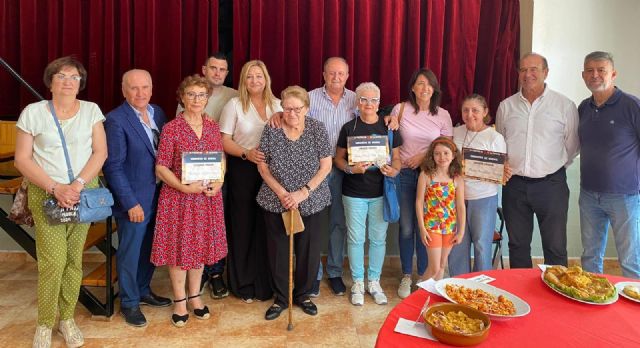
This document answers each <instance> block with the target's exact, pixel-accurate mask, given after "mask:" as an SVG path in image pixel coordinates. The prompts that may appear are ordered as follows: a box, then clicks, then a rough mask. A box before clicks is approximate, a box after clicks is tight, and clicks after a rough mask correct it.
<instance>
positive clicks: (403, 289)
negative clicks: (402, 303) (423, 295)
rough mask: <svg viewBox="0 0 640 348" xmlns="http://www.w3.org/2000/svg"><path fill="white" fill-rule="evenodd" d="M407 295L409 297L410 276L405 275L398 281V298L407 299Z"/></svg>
mask: <svg viewBox="0 0 640 348" xmlns="http://www.w3.org/2000/svg"><path fill="white" fill-rule="evenodd" d="M409 295H411V276H410V275H406V274H405V276H404V277H402V280H401V281H400V286H398V296H399V297H400V298H407V297H408V296H409Z"/></svg>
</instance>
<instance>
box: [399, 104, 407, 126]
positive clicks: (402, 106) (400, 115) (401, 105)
mask: <svg viewBox="0 0 640 348" xmlns="http://www.w3.org/2000/svg"><path fill="white" fill-rule="evenodd" d="M404 103H405V102H402V103H401V104H400V112H399V113H398V127H399V126H400V120H402V114H403V113H404Z"/></svg>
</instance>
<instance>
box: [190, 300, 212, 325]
mask: <svg viewBox="0 0 640 348" xmlns="http://www.w3.org/2000/svg"><path fill="white" fill-rule="evenodd" d="M196 297H200V294H197V295H193V296H189V297H187V298H188V299H189V300H191V299H192V298H196ZM193 314H194V315H195V316H196V318H197V319H200V320H205V319H209V317H211V315H210V314H209V307H207V306H204V307H202V308H194V309H193Z"/></svg>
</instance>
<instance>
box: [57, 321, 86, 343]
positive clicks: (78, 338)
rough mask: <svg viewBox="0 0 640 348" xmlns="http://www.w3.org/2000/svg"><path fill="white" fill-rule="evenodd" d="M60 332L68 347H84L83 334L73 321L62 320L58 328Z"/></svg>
mask: <svg viewBox="0 0 640 348" xmlns="http://www.w3.org/2000/svg"><path fill="white" fill-rule="evenodd" d="M58 332H60V334H61V335H62V337H64V341H65V342H66V343H67V347H69V348H76V347H82V346H83V345H84V337H82V332H80V329H78V326H76V323H75V322H74V321H73V319H68V320H60V326H59V327H58Z"/></svg>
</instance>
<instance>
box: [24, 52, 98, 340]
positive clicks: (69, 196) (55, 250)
mask: <svg viewBox="0 0 640 348" xmlns="http://www.w3.org/2000/svg"><path fill="white" fill-rule="evenodd" d="M44 84H45V86H46V87H47V88H48V89H49V90H50V91H51V102H48V101H45V100H43V101H39V102H36V103H33V104H29V105H27V106H26V107H25V108H24V110H23V111H22V113H21V114H20V118H19V119H18V123H17V124H16V127H17V128H18V129H17V137H16V153H15V166H16V168H17V169H18V170H19V171H20V173H22V175H23V176H24V177H25V178H26V179H27V180H29V183H30V184H29V189H28V190H29V191H28V195H29V196H28V197H29V208H30V209H31V213H32V215H33V220H34V222H35V230H36V233H35V237H36V251H37V255H38V326H37V327H36V334H35V336H34V339H33V347H38V348H44V347H50V346H51V331H52V328H53V327H54V325H55V321H56V317H57V315H58V314H59V316H60V323H59V325H58V331H59V332H60V333H61V334H62V336H63V337H64V340H65V342H66V344H67V346H68V347H80V346H82V345H83V344H84V338H83V336H82V332H80V329H79V328H78V326H76V324H75V322H74V320H73V315H74V312H75V308H76V302H77V301H78V294H79V293H80V283H81V282H82V251H83V250H84V249H83V248H84V242H85V239H86V237H87V231H88V230H89V224H83V223H67V224H62V225H50V224H49V223H48V221H47V219H46V218H45V214H44V211H43V207H42V204H43V202H44V201H45V200H46V199H48V198H49V197H54V198H55V199H56V200H57V201H58V205H59V206H61V207H63V208H71V207H73V206H75V205H76V204H78V202H79V201H80V191H82V190H83V189H84V188H85V186H86V187H90V188H93V187H97V186H98V179H97V176H98V173H99V172H100V168H102V164H103V163H104V161H105V159H106V158H107V142H106V136H105V134H104V128H103V126H102V122H103V121H104V116H103V115H102V112H101V111H100V108H99V107H98V105H96V104H94V103H92V102H88V101H84V100H79V99H77V96H78V93H79V92H80V91H81V90H83V89H84V87H85V86H86V85H87V71H86V69H85V68H84V66H83V65H82V63H80V62H79V61H77V60H76V59H75V58H73V57H69V56H67V57H62V58H58V59H56V60H54V61H52V62H51V63H49V65H47V68H46V69H45V71H44ZM52 107H53V109H52ZM54 117H55V118H56V119H57V123H58V124H60V127H61V128H62V133H63V135H64V138H65V143H66V148H67V150H68V152H69V158H70V162H71V170H72V172H73V178H74V180H73V181H72V182H69V174H68V172H67V170H68V168H67V162H66V160H65V155H64V150H63V143H62V140H61V138H60V134H59V133H58V126H56V121H55V120H54Z"/></svg>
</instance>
